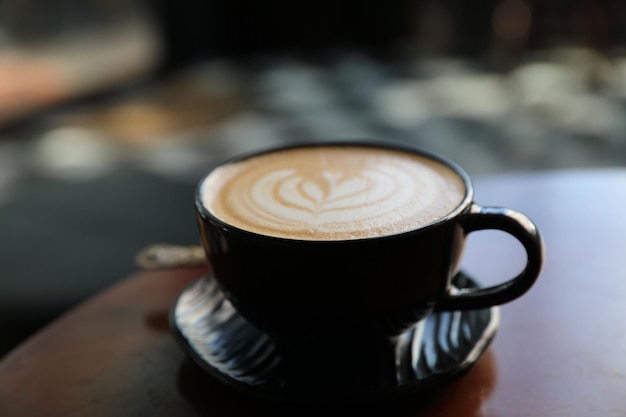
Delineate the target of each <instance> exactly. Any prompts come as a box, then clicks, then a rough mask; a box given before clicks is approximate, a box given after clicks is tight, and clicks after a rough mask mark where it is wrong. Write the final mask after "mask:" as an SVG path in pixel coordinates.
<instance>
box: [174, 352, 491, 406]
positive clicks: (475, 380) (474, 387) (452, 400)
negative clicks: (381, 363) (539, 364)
mask: <svg viewBox="0 0 626 417" xmlns="http://www.w3.org/2000/svg"><path fill="white" fill-rule="evenodd" d="M331 378H332V375H329V379H331ZM496 382H497V367H496V360H495V357H494V354H493V352H492V349H488V350H487V351H486V352H485V353H484V355H483V356H482V357H481V359H480V360H479V361H478V362H477V363H476V365H475V366H474V367H473V368H472V369H471V370H470V371H469V372H468V373H467V374H465V375H464V376H462V377H460V378H459V379H457V380H455V381H454V382H451V383H449V384H447V385H442V386H439V387H436V388H430V389H428V390H426V391H422V392H419V393H416V394H415V395H412V396H410V397H406V398H401V399H394V400H386V401H380V402H373V403H370V402H368V403H358V402H357V403H350V404H343V403H328V404H304V403H297V402H282V401H277V400H268V399H262V398H259V397H256V396H250V395H248V394H246V393H243V392H241V391H239V390H236V389H234V388H232V387H230V386H227V385H226V384H224V383H222V382H220V381H218V380H217V379H215V378H214V377H212V376H211V375H210V374H208V373H207V372H205V371H204V370H202V369H201V368H200V367H199V366H198V365H196V364H195V363H194V362H193V361H192V360H191V359H189V358H185V360H184V361H183V362H182V363H181V365H180V367H179V371H178V375H177V385H178V390H179V393H180V395H181V396H182V397H183V398H184V400H185V401H186V402H187V403H188V404H189V405H190V406H191V407H192V408H193V409H194V410H195V411H196V412H197V413H198V414H199V415H207V416H208V415H211V416H224V417H229V416H241V415H257V416H268V417H269V416H272V417H283V416H284V417H287V416H289V417H292V416H294V415H298V416H305V417H306V416H314V415H315V416H320V415H323V416H326V417H333V416H340V415H341V416H345V415H347V413H348V412H349V413H350V415H357V413H358V415H385V416H390V417H404V416H429V417H438V416H442V417H443V416H464V417H478V416H480V415H481V409H482V407H483V405H484V404H485V402H486V401H487V400H488V399H489V397H490V395H491V394H492V392H493V390H494V388H495V385H496Z"/></svg>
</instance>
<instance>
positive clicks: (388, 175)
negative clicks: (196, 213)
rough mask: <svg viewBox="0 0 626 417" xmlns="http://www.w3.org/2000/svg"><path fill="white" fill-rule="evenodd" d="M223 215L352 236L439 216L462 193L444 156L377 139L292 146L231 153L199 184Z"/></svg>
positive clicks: (306, 232)
mask: <svg viewBox="0 0 626 417" xmlns="http://www.w3.org/2000/svg"><path fill="white" fill-rule="evenodd" d="M199 191H200V194H199V197H200V201H201V203H202V205H203V206H204V207H205V209H206V210H208V211H209V212H210V213H211V214H212V215H213V216H215V217H216V218H218V219H220V220H221V221H223V222H225V223H227V224H229V225H232V226H235V227H237V228H239V229H243V230H247V231H250V232H254V233H257V234H262V235H267V236H273V237H280V238H287V239H297V240H319V241H327V240H353V239H364V238H372V237H380V236H388V235H393V234H398V233H403V232H407V231H410V230H415V229H418V228H420V227H423V226H426V225H428V224H431V223H433V222H435V221H437V220H438V219H441V218H442V217H445V216H446V215H448V214H449V213H451V212H452V211H454V209H455V208H457V207H459V205H460V204H461V203H462V201H463V200H464V198H465V195H466V188H465V184H464V182H463V179H462V178H461V177H460V176H459V174H457V173H456V172H455V171H454V170H453V169H451V168H450V167H448V166H446V165H444V164H443V163H441V162H439V161H437V160H435V159H431V158H429V157H427V156H422V155H419V154H415V153H411V152H407V151H402V150H394V149H388V148H383V147H371V146H358V145H354V146H353V145H319V146H309V147H296V148H287V149H283V150H278V151H274V152H270V153H265V154H259V155H256V156H253V157H250V158H246V159H242V160H238V161H234V162H232V163H229V164H226V165H223V166H221V167H219V168H217V169H216V170H215V171H213V172H212V173H211V174H210V175H209V176H208V177H207V178H206V179H205V180H204V181H203V183H202V184H201V185H200V190H199Z"/></svg>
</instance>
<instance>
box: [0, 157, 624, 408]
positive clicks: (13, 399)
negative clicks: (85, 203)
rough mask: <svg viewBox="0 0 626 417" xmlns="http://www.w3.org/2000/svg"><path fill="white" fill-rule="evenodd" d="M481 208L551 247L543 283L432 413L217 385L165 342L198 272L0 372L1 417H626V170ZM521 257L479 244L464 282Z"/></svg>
mask: <svg viewBox="0 0 626 417" xmlns="http://www.w3.org/2000/svg"><path fill="white" fill-rule="evenodd" d="M476 201H477V202H479V203H480V204H483V205H489V204H497V205H504V206H509V207H513V208H516V209H519V210H521V211H523V212H525V213H526V214H528V215H529V216H530V217H531V218H532V219H534V220H535V222H536V223H537V225H538V226H539V229H540V230H541V231H542V232H543V235H544V238H545V241H546V254H547V258H546V264H545V268H544V271H543V274H542V276H541V277H540V279H539V281H538V283H537V284H536V285H535V286H534V287H533V288H532V289H531V290H530V292H528V293H527V294H526V295H525V296H523V297H522V298H520V299H518V300H515V301H514V302H512V303H510V304H507V305H504V306H502V307H501V326H500V329H499V331H498V333H497V335H496V338H495V340H494V342H493V344H492V346H491V348H490V349H489V350H488V351H487V353H486V354H485V355H484V356H483V358H482V359H481V360H480V362H479V363H478V364H477V365H476V367H474V369H473V370H472V371H471V372H470V373H469V374H467V375H466V376H464V377H463V378H461V379H459V380H457V381H456V382H454V383H452V384H450V385H448V386H446V387H444V388H443V389H442V390H441V391H440V392H438V393H436V395H434V396H433V397H432V398H431V399H430V400H429V401H426V402H418V403H409V404H403V405H396V406H385V407H353V409H350V410H348V409H345V408H337V407H331V408H324V407H314V408H311V407H308V408H306V409H304V408H302V407H296V406H277V405H275V404H268V403H263V402H260V401H257V400H254V401H253V400H251V399H249V398H247V397H244V396H242V395H241V394H239V393H236V392H233V391H231V390H230V389H228V388H226V387H224V386H222V385H220V384H219V383H217V382H214V381H213V380H212V379H211V378H210V377H209V376H207V375H206V374H205V373H204V372H202V371H201V370H199V369H198V368H197V367H196V366H195V365H193V364H192V363H191V362H190V360H188V359H187V358H186V357H185V355H184V354H183V353H182V351H181V350H180V349H179V347H178V345H177V344H176V343H175V341H174V339H173V338H172V336H171V334H170V332H169V329H168V321H167V317H168V310H169V307H170V305H171V303H172V301H173V299H174V298H175V297H176V295H177V294H178V292H179V291H180V290H181V289H182V288H183V287H184V286H185V285H186V284H187V283H189V282H191V281H192V280H194V279H195V278H196V277H198V276H199V275H201V274H203V273H204V272H205V271H204V270H202V269H191V270H190V269H188V270H173V271H161V272H145V273H138V274H137V275H135V276H132V277H129V278H128V279H125V280H123V281H122V282H120V283H119V284H118V285H115V286H113V287H112V288H110V289H109V290H107V291H105V292H103V293H101V294H99V295H98V296H96V297H95V298H93V299H90V300H87V301H86V302H85V303H83V304H82V305H80V306H78V307H77V308H75V309H74V310H73V311H70V312H69V313H68V314H66V315H65V316H63V317H61V318H60V319H59V320H57V321H55V322H54V323H52V324H50V325H49V326H47V327H46V328H45V329H43V330H42V331H41V332H39V333H38V334H36V335H35V336H33V337H32V338H30V339H29V340H27V341H26V342H25V343H23V344H22V345H21V346H18V347H17V348H16V349H15V350H14V351H12V352H11V353H10V354H9V355H8V356H6V357H5V358H4V359H3V360H2V362H0V416H3V417H12V416H20V417H22V416H29V417H38V416H64V417H71V416H116V417H123V416H151V417H155V416H168V417H172V416H241V415H249V416H252V415H259V416H277V415H278V416H281V415H284V416H292V415H339V414H342V415H345V414H346V413H350V414H351V415H352V414H353V415H357V414H367V415H384V416H396V415H397V416H464V417H471V416H484V417H516V416H519V417H531V416H532V417H535V416H537V417H538V416H546V417H548V416H549V417H560V416H563V417H565V416H567V417H573V416H584V417H589V416H602V417H611V416H624V415H626V263H625V262H624V259H625V257H626V214H625V213H626V169H607V170H582V171H555V172H540V173H529V174H516V175H504V176H499V177H497V178H485V179H482V180H480V181H477V184H476ZM522 263H523V255H522V251H521V249H520V248H519V247H518V246H517V244H516V243H515V242H514V241H513V240H512V239H511V238H509V237H507V236H506V235H502V234H501V233H499V232H480V233H477V234H475V235H472V237H471V239H470V241H469V244H468V249H467V254H466V257H465V261H464V268H465V269H466V270H467V271H468V272H469V273H470V274H472V275H474V276H475V277H479V279H480V280H481V281H484V282H490V281H491V280H494V281H495V280H497V279H502V278H505V277H508V276H510V275H512V274H513V273H515V272H516V270H517V269H519V268H521V265H522Z"/></svg>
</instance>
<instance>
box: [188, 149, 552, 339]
mask: <svg viewBox="0 0 626 417" xmlns="http://www.w3.org/2000/svg"><path fill="white" fill-rule="evenodd" d="M355 145H358V146H363V147H368V148H376V149H393V150H396V151H400V152H403V153H408V154H412V155H421V156H424V157H426V158H428V159H431V160H433V161H436V162H439V163H441V164H444V165H445V166H447V167H449V168H450V169H451V170H452V171H453V172H454V173H455V175H457V176H458V178H459V179H460V181H461V182H462V184H463V185H464V188H465V190H464V194H463V195H462V197H461V201H460V203H459V204H458V205H457V206H456V207H455V208H454V209H453V210H452V211H451V212H449V213H448V214H446V215H444V216H441V217H440V218H438V219H436V220H434V221H432V222H430V223H428V224H426V225H423V226H421V227H417V228H415V229H414V230H409V231H405V232H401V233H397V234H392V235H385V236H379V237H369V238H363V239H349V240H299V239H292V238H284V237H272V236H268V235H264V234H262V233H256V232H250V231H246V230H243V229H241V228H238V227H235V226H233V225H231V224H228V223H226V222H225V221H223V220H220V219H219V218H218V217H216V215H215V214H214V213H212V212H211V211H210V210H209V209H207V207H205V206H204V204H203V202H202V201H203V200H202V196H201V193H202V190H203V183H204V182H205V181H206V178H208V177H209V176H210V175H211V174H209V175H208V176H207V177H205V178H204V179H203V180H202V181H201V182H200V185H199V187H198V192H197V194H196V198H195V207H196V213H197V219H198V223H199V226H200V233H201V238H202V242H203V246H204V248H205V251H206V255H207V257H208V259H209V262H210V264H211V266H212V270H213V274H214V277H215V279H216V281H217V282H218V284H219V286H220V288H221V289H222V291H223V292H224V294H225V296H226V297H227V298H228V299H229V300H230V301H231V302H232V304H233V305H234V306H235V308H236V309H237V310H238V312H239V313H240V314H241V315H242V316H243V317H245V318H246V319H247V320H249V321H250V322H251V323H253V324H255V325H256V326H257V327H259V328H260V329H261V330H264V331H265V332H267V333H268V334H270V335H272V336H275V337H277V338H279V339H281V340H283V341H286V342H294V343H300V344H314V345H317V344H325V343H328V342H332V343H335V344H336V342H344V343H353V342H362V341H363V340H377V339H378V340H381V339H385V338H387V339H388V338H393V337H394V336H397V335H399V334H401V333H402V332H403V331H405V330H406V329H407V328H409V327H410V326H412V325H414V324H415V323H416V322H417V321H419V320H420V319H422V318H423V317H425V315H427V314H429V313H431V312H433V311H438V310H467V309H481V308H487V307H490V306H494V305H500V304H504V303H507V302H509V301H512V300H514V299H516V298H518V297H520V296H521V295H523V294H524V293H525V292H526V291H527V290H528V289H529V288H530V287H531V286H532V285H533V283H534V282H535V281H536V279H537V278H538V276H539V274H540V270H541V267H542V263H543V243H542V239H541V236H540V234H539V232H538V230H537V228H536V227H535V225H534V224H533V223H532V221H531V220H530V219H528V218H527V217H526V216H525V215H523V214H521V213H519V212H517V211H515V210H512V209H508V208H499V207H482V206H479V205H478V204H476V203H475V202H474V191H473V187H472V183H471V181H470V178H469V177H468V175H467V174H466V173H465V171H463V170H462V169H461V168H460V167H459V166H458V165H456V164H455V163H453V162H451V161H449V160H447V159H445V158H443V157H441V156H438V155H435V154H432V153H428V152H425V151H423V150H419V149H415V148H413V147H408V146H404V145H399V144H396V143H392V144H390V143H380V142H369V141H364V142H354V141H349V142H330V143H329V142H325V143H315V144H300V145H292V146H289V147H287V148H286V147H281V148H273V149H265V150H261V151H259V152H256V153H251V154H247V155H243V156H240V157H237V158H234V159H231V160H228V161H226V162H224V164H222V165H221V166H226V165H229V164H233V163H237V162H238V161H243V160H246V159H249V158H255V157H256V156H258V155H264V154H268V153H272V152H278V151H281V150H284V149H293V148H306V147H316V146H337V147H342V146H355ZM483 229H497V230H502V231H504V232H507V233H509V234H511V235H512V236H514V237H515V238H516V239H518V240H519V242H520V243H521V244H522V245H523V247H524V248H525V250H526V254H527V263H526V266H525V268H524V269H523V271H522V272H521V273H520V274H519V275H517V276H516V277H513V278H511V279H508V280H505V281H503V283H501V284H499V285H495V286H491V287H488V288H481V289H477V290H474V291H471V292H459V291H457V289H456V288H454V287H453V286H452V284H451V280H452V278H453V277H454V275H455V274H456V273H457V272H458V268H459V263H460V260H461V256H462V252H463V246H464V243H465V241H466V237H467V236H468V234H469V233H471V232H473V231H477V230H483ZM485 256H488V255H487V254H486V255H485ZM504 278H506V277H504Z"/></svg>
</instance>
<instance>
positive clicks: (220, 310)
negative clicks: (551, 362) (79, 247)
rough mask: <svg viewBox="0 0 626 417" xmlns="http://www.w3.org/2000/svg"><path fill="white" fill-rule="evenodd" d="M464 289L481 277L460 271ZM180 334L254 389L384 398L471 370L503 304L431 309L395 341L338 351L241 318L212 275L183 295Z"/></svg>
mask: <svg viewBox="0 0 626 417" xmlns="http://www.w3.org/2000/svg"><path fill="white" fill-rule="evenodd" d="M454 284H455V286H456V287H457V288H459V289H464V288H476V287H478V284H477V283H476V282H475V281H474V280H472V279H471V278H470V277H468V276H467V275H466V274H464V273H462V272H461V273H459V274H458V275H457V276H456V277H455V279H454ZM171 324H172V328H173V329H174V333H175V335H176V339H177V340H178V342H179V343H180V344H181V346H182V347H183V349H184V350H185V351H186V352H187V354H188V355H189V356H190V357H191V358H192V359H193V360H194V361H195V362H196V363H197V364H198V365H200V367H202V368H203V369H204V370H206V371H207V372H209V373H210V374H211V375H213V376H214V377H216V378H218V379H219V380H221V381H223V382H224V383H226V384H228V385H230V386H232V387H234V388H237V389H239V390H242V391H245V392H247V393H249V394H252V395H256V396H260V397H263V398H267V399H272V400H279V401H295V402H308V403H324V402H348V403H349V402H352V401H358V402H363V401H366V402H379V401H386V400H392V399H398V398H402V397H408V396H413V395H416V394H418V393H421V392H425V391H427V390H429V389H432V388H436V387H439V386H441V385H444V384H447V383H449V382H451V381H453V380H454V379H456V378H458V377H460V376H462V375H463V374H465V373H466V372H467V371H469V370H470V369H471V368H472V367H473V366H474V365H475V364H476V362H477V361H478V359H480V357H481V355H482V354H483V353H484V351H485V350H486V349H487V347H488V346H489V343H490V342H491V340H492V339H493V337H494V335H495V333H496V330H497V328H498V324H499V310H498V307H492V308H489V309H483V310H473V311H454V312H439V313H433V314H431V315H429V316H428V317H426V318H424V319H423V320H421V321H420V322H418V323H417V324H416V325H415V327H414V328H412V329H411V330H408V331H406V332H405V333H403V334H402V335H401V336H400V337H399V338H398V339H397V340H394V341H393V342H391V341H390V342H388V343H384V344H381V346H377V347H375V348H374V349H372V348H371V347H369V346H363V347H362V348H361V347H359V348H351V349H350V350H346V349H341V348H340V347H337V350H335V351H334V353H330V354H322V353H318V352H316V351H312V352H309V353H302V352H294V351H293V349H289V348H288V347H286V346H284V345H283V344H281V343H280V341H278V340H276V339H273V338H271V337H269V336H268V335H267V334H265V333H263V332H262V331H261V330H259V329H258V328H257V327H255V326H254V325H252V324H251V323H249V322H248V321H247V320H246V319H244V318H243V317H241V316H240V315H239V314H238V312H237V311H236V310H235V308H234V307H233V306H232V304H231V303H230V302H229V301H228V300H226V299H225V298H224V296H223V295H222V293H221V291H220V290H219V288H218V286H217V284H216V283H215V281H214V280H213V278H212V277H211V276H206V277H202V278H200V279H198V280H197V281H195V282H193V283H192V284H191V285H190V286H188V287H187V288H186V289H185V290H183V291H182V293H181V294H180V295H179V297H178V299H177V300H176V302H175V304H174V306H173V307H172V310H171Z"/></svg>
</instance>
